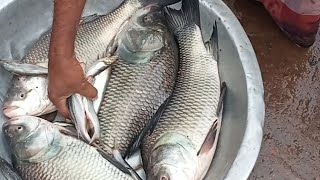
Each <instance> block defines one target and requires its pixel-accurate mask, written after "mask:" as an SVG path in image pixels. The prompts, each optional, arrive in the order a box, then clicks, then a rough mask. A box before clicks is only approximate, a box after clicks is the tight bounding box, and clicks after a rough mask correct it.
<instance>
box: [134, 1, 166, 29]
mask: <svg viewBox="0 0 320 180" xmlns="http://www.w3.org/2000/svg"><path fill="white" fill-rule="evenodd" d="M132 21H133V22H135V23H136V24H137V25H138V26H140V27H145V28H150V29H154V30H159V29H163V28H165V27H166V26H165V25H166V24H165V23H166V19H165V15H164V12H163V9H162V8H161V7H160V6H157V5H149V6H146V7H144V8H142V9H141V10H139V11H137V13H136V14H134V15H133V19H132Z"/></svg>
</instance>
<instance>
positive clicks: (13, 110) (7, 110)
mask: <svg viewBox="0 0 320 180" xmlns="http://www.w3.org/2000/svg"><path fill="white" fill-rule="evenodd" d="M2 111H3V114H4V115H5V116H7V117H8V118H13V117H17V116H21V115H26V113H25V111H24V110H23V109H22V108H20V107H18V106H4V107H3V108H2Z"/></svg>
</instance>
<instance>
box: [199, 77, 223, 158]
mask: <svg viewBox="0 0 320 180" xmlns="http://www.w3.org/2000/svg"><path fill="white" fill-rule="evenodd" d="M226 90H227V86H226V83H225V82H222V85H221V91H220V92H221V93H220V99H219V103H218V106H217V112H216V117H217V119H216V120H215V121H214V123H213V125H212V126H211V128H210V130H209V132H208V134H207V136H206V139H205V140H204V142H203V144H202V146H201V148H200V150H199V152H198V156H199V155H203V154H207V153H208V152H210V151H212V149H213V148H214V149H215V146H216V144H217V141H218V135H219V132H220V126H221V121H222V113H223V101H224V98H225V95H226Z"/></svg>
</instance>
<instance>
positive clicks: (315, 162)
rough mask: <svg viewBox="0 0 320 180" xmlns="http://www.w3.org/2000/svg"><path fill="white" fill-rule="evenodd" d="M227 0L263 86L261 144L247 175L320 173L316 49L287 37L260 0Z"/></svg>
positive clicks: (296, 176) (273, 176)
mask: <svg viewBox="0 0 320 180" xmlns="http://www.w3.org/2000/svg"><path fill="white" fill-rule="evenodd" d="M225 2H226V4H227V5H228V6H229V7H230V8H231V9H232V11H233V12H234V13H235V15H236V16H237V18H238V19H239V21H240V22H241V24H242V25H243V27H244V29H245V31H246V32H247V34H248V37H249V38H250V41H251V42H252V44H253V46H254V49H255V52H256V55H257V58H258V61H259V65H260V68H261V71H262V76H263V80H264V87H265V102H266V119H265V127H264V137H263V144H262V149H261V152H260V156H259V158H258V160H257V164H256V166H255V168H254V170H253V172H252V174H251V176H250V179H290V180H293V179H314V180H318V179H320V111H319V107H320V74H319V67H320V65H319V64H320V63H319V64H317V61H318V58H317V56H319V54H318V55H317V51H312V50H311V49H310V50H309V49H304V48H300V47H298V46H296V45H295V44H294V43H293V42H291V41H290V40H289V39H288V38H287V37H286V36H285V35H284V34H283V33H282V32H281V30H280V29H279V28H278V27H277V26H276V24H275V23H274V22H273V20H272V18H271V17H270V16H269V14H268V13H267V11H266V10H265V9H264V8H263V6H262V5H261V4H260V3H259V2H256V1H254V0H237V1H236V0H225ZM318 43H319V42H318ZM319 44H320V43H319ZM312 49H313V50H318V49H317V48H316V47H314V48H312ZM312 52H315V54H314V55H315V56H314V57H312V56H311V55H312ZM310 62H311V63H310Z"/></svg>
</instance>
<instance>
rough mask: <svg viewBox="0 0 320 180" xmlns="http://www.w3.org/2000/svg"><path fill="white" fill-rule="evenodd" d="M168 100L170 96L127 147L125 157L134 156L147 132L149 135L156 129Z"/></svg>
mask: <svg viewBox="0 0 320 180" xmlns="http://www.w3.org/2000/svg"><path fill="white" fill-rule="evenodd" d="M170 99H171V95H170V96H169V97H168V98H167V99H166V101H165V102H163V103H162V105H161V106H160V107H159V109H158V111H157V112H156V113H155V114H154V115H153V117H152V118H151V119H150V120H149V121H148V123H147V124H146V125H145V127H144V128H143V129H142V131H141V132H140V134H139V135H138V136H137V137H136V138H135V139H134V141H133V144H132V145H131V146H129V148H128V151H127V152H126V154H125V157H130V156H131V155H132V154H134V153H135V152H136V151H137V150H138V149H139V147H140V144H141V141H142V140H143V138H144V137H145V136H146V135H147V133H148V132H149V135H151V134H152V132H153V131H154V129H155V128H156V126H157V124H158V122H159V120H160V118H161V116H162V113H163V112H164V110H165V109H166V107H167V105H168V103H169V101H170Z"/></svg>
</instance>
